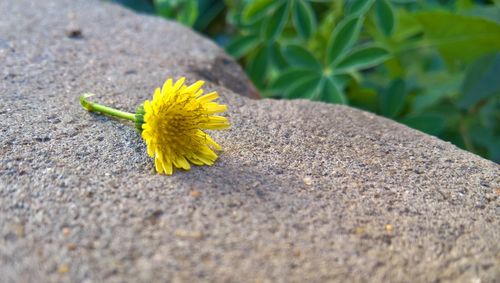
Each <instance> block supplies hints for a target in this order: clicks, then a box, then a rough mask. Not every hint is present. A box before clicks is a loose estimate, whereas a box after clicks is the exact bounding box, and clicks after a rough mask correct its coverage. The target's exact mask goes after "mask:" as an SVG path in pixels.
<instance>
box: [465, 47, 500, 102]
mask: <svg viewBox="0 0 500 283" xmlns="http://www.w3.org/2000/svg"><path fill="white" fill-rule="evenodd" d="M498 95H500V52H497V53H496V54H490V55H487V56H484V57H481V58H480V59H479V60H477V61H476V62H474V64H472V65H471V66H470V67H469V69H468V70H467V74H466V77H465V80H464V82H463V85H462V97H461V99H460V101H459V106H460V107H461V108H464V109H465V108H468V107H471V106H472V105H474V104H476V103H477V102H479V101H481V100H483V99H487V98H489V97H493V96H498Z"/></svg>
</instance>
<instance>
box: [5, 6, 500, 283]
mask: <svg viewBox="0 0 500 283" xmlns="http://www.w3.org/2000/svg"><path fill="white" fill-rule="evenodd" d="M214 62H219V63H214ZM0 66H1V68H0V72H1V73H0V75H1V78H2V79H1V81H0V95H1V100H0V126H1V127H0V129H1V130H0V131H1V132H0V160H1V163H0V282H104V281H106V282H168V281H172V282H197V281H211V282H325V281H337V282H345V281H351V282H366V281H370V282H387V281H393V282H408V281H413V282H447V281H450V282H494V281H496V282H498V278H500V247H499V243H500V217H499V214H500V206H499V200H498V199H499V195H500V168H499V166H498V165H496V164H494V163H492V162H489V161H487V160H484V159H482V158H480V157H478V156H475V155H473V154H470V153H467V152H464V151H462V150H460V149H458V148H456V147H455V146H453V145H451V144H450V143H446V142H443V141H441V140H438V139H436V138H434V137H431V136H428V135H425V134H423V133H420V132H418V131H415V130H412V129H409V128H407V127H405V126H403V125H400V124H397V123H395V122H392V121H390V120H387V119H384V118H381V117H377V116H375V115H372V114H369V113H366V112H363V111H359V110H355V109H352V108H349V107H344V106H334V105H327V104H322V103H314V102H308V101H300V100H297V101H274V100H266V99H264V100H251V99H248V98H245V97H242V96H240V95H238V94H246V95H249V96H251V95H252V93H254V92H253V90H252V89H251V87H249V84H248V80H247V79H246V77H244V75H243V74H242V72H241V70H240V69H239V68H238V67H235V66H236V65H234V61H232V60H231V59H229V58H228V57H227V55H224V53H223V52H222V51H221V50H220V49H219V48H218V47H217V46H216V45H215V44H213V43H211V42H210V41H209V40H207V39H205V38H203V37H201V36H199V35H197V34H195V33H193V32H191V31H190V30H188V29H187V28H184V27H182V26H180V25H178V24H176V23H173V22H168V21H165V20H162V19H159V18H154V17H149V16H144V15H137V14H134V13H133V12H130V11H128V10H125V9H123V8H121V7H117V6H115V5H112V4H107V3H103V2H96V1H90V0H50V1H49V0H47V1H29V0H2V1H0ZM181 75H186V76H187V77H188V79H189V81H190V82H194V81H195V80H197V79H205V80H208V81H209V82H208V84H207V86H206V89H210V90H217V91H218V92H219V93H220V94H221V96H222V101H223V102H225V103H227V104H228V105H229V107H230V112H229V113H228V116H229V118H230V120H231V122H232V128H231V129H230V130H228V131H223V132H216V133H213V135H214V138H215V139H216V140H217V141H218V142H220V143H221V144H222V145H223V147H224V151H223V152H222V153H221V154H220V159H219V161H218V162H217V163H216V164H215V165H214V166H213V167H195V168H193V169H192V170H191V171H188V172H184V171H177V172H175V174H174V175H173V176H171V177H167V176H160V175H156V174H155V172H154V169H153V161H152V160H151V159H149V158H148V157H147V154H146V148H145V145H144V143H143V141H142V140H141V138H140V137H139V136H138V134H137V133H136V132H135V130H134V127H133V126H132V125H131V124H129V123H126V122H121V121H117V120H114V119H110V118H107V117H102V116H97V115H94V114H89V113H87V112H86V111H84V110H83V109H81V107H80V105H79V104H78V95H79V94H80V93H81V92H85V91H91V92H94V93H97V94H99V95H98V96H97V97H96V98H95V99H96V100H97V101H100V102H102V103H105V104H109V105H114V106H117V107H120V108H123V109H126V110H130V111H132V110H133V109H134V108H135V106H136V105H137V104H138V103H140V102H141V101H142V100H144V99H147V98H149V97H150V95H151V93H152V90H153V89H154V88H155V87H156V86H159V85H160V84H161V83H162V82H163V80H164V79H165V78H166V77H167V76H174V77H178V76H181Z"/></svg>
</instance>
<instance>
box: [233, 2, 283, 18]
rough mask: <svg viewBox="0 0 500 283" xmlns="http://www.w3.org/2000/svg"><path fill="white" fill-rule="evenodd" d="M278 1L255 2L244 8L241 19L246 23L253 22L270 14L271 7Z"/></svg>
mask: <svg viewBox="0 0 500 283" xmlns="http://www.w3.org/2000/svg"><path fill="white" fill-rule="evenodd" d="M278 2H280V1H276V0H255V1H250V3H249V4H248V5H247V6H245V8H244V10H243V14H242V18H243V20H244V21H246V22H255V21H257V20H259V19H261V18H262V17H264V16H265V15H266V14H268V13H270V11H271V10H272V8H273V6H274V5H275V4H277V3H278Z"/></svg>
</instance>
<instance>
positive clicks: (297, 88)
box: [286, 75, 321, 99]
mask: <svg viewBox="0 0 500 283" xmlns="http://www.w3.org/2000/svg"><path fill="white" fill-rule="evenodd" d="M320 84H321V77H320V76H319V75H313V76H307V77H305V78H302V79H301V80H299V81H298V82H297V83H296V84H294V85H293V88H292V89H290V90H289V91H288V92H287V94H286V96H287V97H288V98H290V99H295V98H314V97H316V96H317V94H318V89H319V87H320Z"/></svg>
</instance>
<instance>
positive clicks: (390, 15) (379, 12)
mask: <svg viewBox="0 0 500 283" xmlns="http://www.w3.org/2000/svg"><path fill="white" fill-rule="evenodd" d="M375 18H376V23H377V26H378V28H379V30H380V31H382V33H383V34H385V36H390V35H391V33H392V31H393V30H394V22H395V20H394V10H393V8H392V7H391V4H390V3H389V1H388V0H378V1H377V2H376V4H375Z"/></svg>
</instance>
